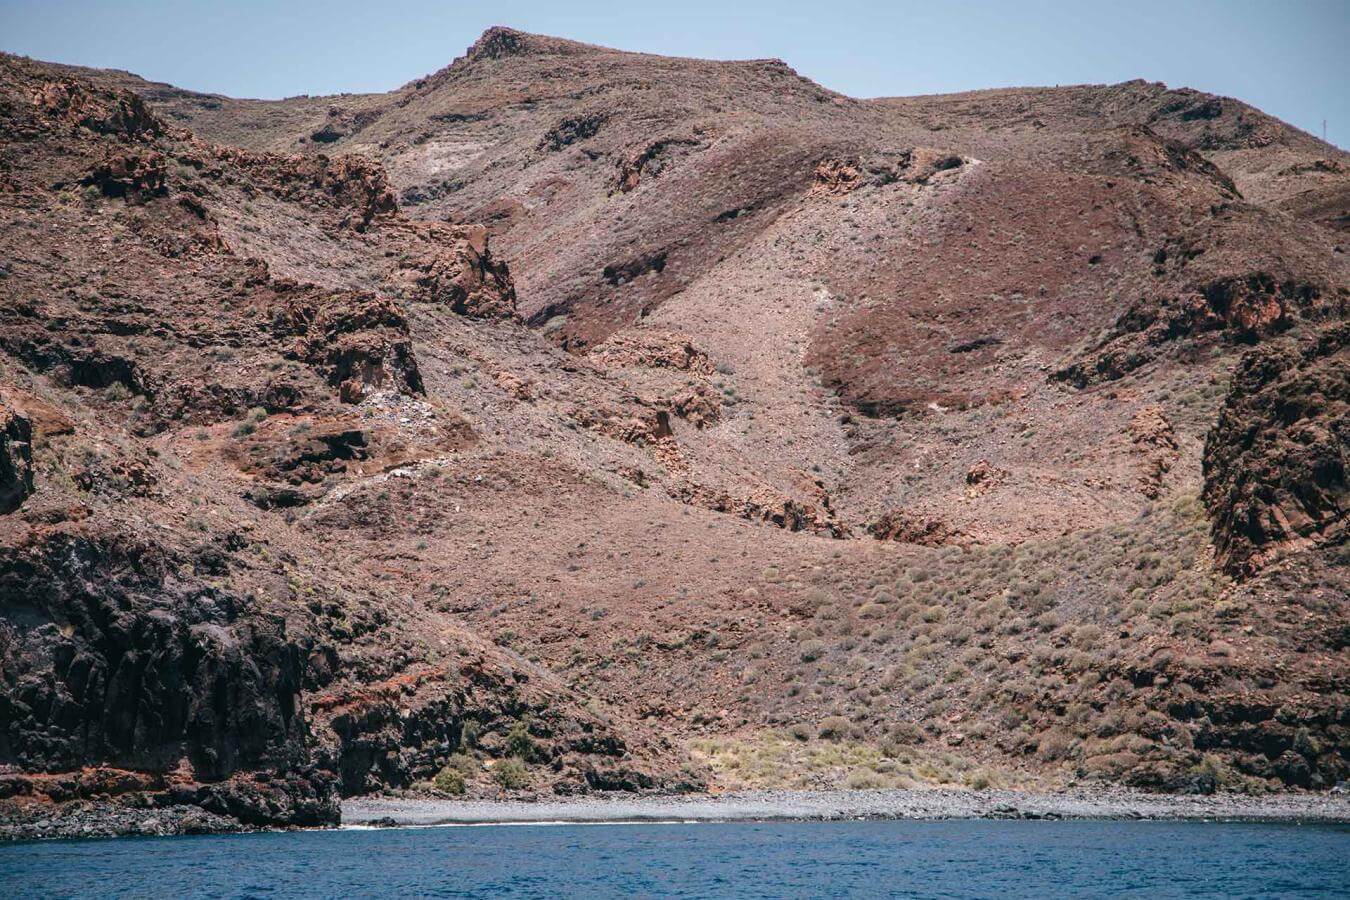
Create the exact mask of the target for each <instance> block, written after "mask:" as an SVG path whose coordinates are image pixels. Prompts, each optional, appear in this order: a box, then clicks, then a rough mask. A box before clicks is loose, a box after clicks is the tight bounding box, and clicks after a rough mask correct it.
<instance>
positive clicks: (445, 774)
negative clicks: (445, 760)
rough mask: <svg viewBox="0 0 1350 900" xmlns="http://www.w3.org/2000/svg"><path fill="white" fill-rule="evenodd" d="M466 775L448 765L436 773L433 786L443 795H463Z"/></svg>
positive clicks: (432, 780)
mask: <svg viewBox="0 0 1350 900" xmlns="http://www.w3.org/2000/svg"><path fill="white" fill-rule="evenodd" d="M464 781H465V779H464V773H463V772H461V771H459V770H458V769H455V768H452V767H451V766H449V765H447V766H446V767H445V768H443V769H441V770H440V771H439V772H437V773H436V777H435V778H433V779H431V783H432V785H433V786H434V787H435V788H436V790H438V791H440V792H441V793H442V794H455V795H459V794H463V793H464Z"/></svg>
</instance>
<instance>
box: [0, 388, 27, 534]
mask: <svg viewBox="0 0 1350 900" xmlns="http://www.w3.org/2000/svg"><path fill="white" fill-rule="evenodd" d="M32 444H33V426H32V423H31V422H29V421H28V418H27V417H26V416H23V415H20V414H19V413H18V412H17V411H16V410H13V409H10V408H8V407H6V406H5V405H4V404H3V402H0V515H3V514H4V513H10V512H13V511H14V510H16V509H18V508H19V505H20V504H21V503H23V501H24V499H25V498H27V497H28V495H29V494H31V493H33V448H32Z"/></svg>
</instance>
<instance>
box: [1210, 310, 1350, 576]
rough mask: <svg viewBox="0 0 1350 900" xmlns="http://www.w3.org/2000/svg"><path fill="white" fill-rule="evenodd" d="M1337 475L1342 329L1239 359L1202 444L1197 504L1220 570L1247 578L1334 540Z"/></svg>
mask: <svg viewBox="0 0 1350 900" xmlns="http://www.w3.org/2000/svg"><path fill="white" fill-rule="evenodd" d="M1347 469H1350V327H1347V326H1345V325H1339V326H1336V327H1333V328H1329V329H1327V330H1325V331H1323V332H1321V333H1319V334H1317V335H1316V336H1315V337H1313V338H1310V339H1308V340H1306V341H1304V342H1302V343H1293V342H1287V343H1282V344H1278V345H1271V346H1269V347H1264V348H1261V349H1260V350H1257V351H1254V352H1252V353H1251V354H1249V355H1247V356H1246V357H1244V358H1243V360H1242V362H1241V363H1240V364H1239V366H1238V368H1237V371H1236V372H1235V373H1234V375H1233V381H1232V387H1231V388H1230V390H1229V393H1228V397H1227V399H1226V400H1225V402H1224V407H1223V410H1222V412H1220V414H1219V420H1218V422H1216V423H1215V425H1214V427H1213V428H1212V429H1211V430H1210V432H1209V435H1208V437H1207V438H1206V441H1205V457H1204V472H1205V494H1204V497H1205V505H1206V507H1207V508H1208V510H1209V514H1210V518H1211V520H1212V522H1213V534H1214V543H1215V546H1216V547H1217V548H1218V551H1219V556H1220V558H1221V560H1222V561H1223V564H1224V566H1225V567H1226V568H1227V569H1229V570H1230V571H1231V572H1233V573H1235V574H1239V575H1250V574H1252V573H1254V572H1256V571H1258V570H1259V569H1260V568H1261V567H1262V566H1263V565H1265V564H1266V563H1268V562H1270V561H1271V560H1274V559H1277V558H1278V557H1280V556H1281V555H1283V554H1285V553H1287V552H1289V551H1290V550H1293V549H1298V548H1301V547H1307V546H1314V545H1317V544H1322V543H1327V542H1334V541H1342V540H1344V539H1345V537H1346V534H1347V514H1348V513H1350V486H1348V485H1347V480H1346V472H1347Z"/></svg>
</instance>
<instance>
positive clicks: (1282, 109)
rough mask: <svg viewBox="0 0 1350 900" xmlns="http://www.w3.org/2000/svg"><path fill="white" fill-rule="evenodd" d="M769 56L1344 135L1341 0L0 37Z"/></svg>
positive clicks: (151, 0)
mask: <svg viewBox="0 0 1350 900" xmlns="http://www.w3.org/2000/svg"><path fill="white" fill-rule="evenodd" d="M497 24H500V25H510V26H512V27H514V28H520V29H524V30H526V31H533V32H538V33H542V34H552V35H558V36H560V37H569V38H574V39H576V40H582V41H587V42H590V43H596V44H605V45H608V46H613V47H620V48H623V49H627V50H643V51H647V52H652V53H665V54H673V55H679V56H700V57H709V58H716V59H744V58H750V57H765V56H777V57H781V58H782V59H784V60H786V61H787V62H788V63H789V64H790V65H792V66H793V67H794V68H796V69H797V71H799V72H801V73H802V74H803V75H806V76H808V77H810V78H812V79H814V80H816V81H818V82H820V83H821V84H823V85H825V86H826V87H830V88H833V89H835V90H838V91H842V92H844V93H846V94H850V95H852V96H855V97H874V96H889V95H902V94H926V93H938V92H946V91H958V90H968V89H973V88H984V87H1006V86H1011V85H1045V84H1076V83H1082V82H1115V81H1125V80H1127V79H1130V78H1147V79H1149V80H1150V81H1164V82H1166V83H1167V84H1169V85H1171V86H1173V87H1178V86H1189V87H1195V88H1200V89H1202V90H1206V91H1213V92H1215V93H1219V94H1227V95H1229V96H1234V97H1238V98H1240V99H1242V100H1246V101H1247V102H1249V103H1253V104H1255V105H1256V106H1259V107H1261V108H1262V109H1264V110H1266V111H1267V112H1270V113H1273V114H1275V115H1277V116H1279V117H1281V118H1283V119H1285V120H1286V121H1289V122H1291V123H1293V124H1295V125H1298V126H1299V127H1301V128H1304V129H1306V130H1308V131H1311V132H1313V133H1315V134H1318V135H1319V136H1320V134H1321V131H1322V120H1323V119H1324V118H1325V119H1326V120H1327V134H1328V137H1329V138H1330V139H1331V140H1332V141H1333V142H1334V143H1336V144H1338V145H1339V146H1341V147H1347V146H1350V0H1166V2H1158V0H1118V2H1112V3H1107V2H1094V0H1080V2H1052V0H1006V2H1004V0H967V2H961V0H953V2H947V0H922V2H909V0H896V2H889V3H888V2H884V0H811V2H795V0H745V2H738V0H717V2H708V0H673V2H665V3H652V2H633V0H625V2H599V0H591V2H587V0H529V2H527V0H501V2H495V0H478V2H472V3H463V2H444V0H443V2H435V0H366V2H351V0H329V2H314V0H304V2H293V3H285V2H279V0H274V2H268V0H234V2H230V0H219V2H203V0H140V2H137V0H126V2H103V3H95V2H87V0H86V2H80V0H0V49H4V50H8V51H11V52H15V53H23V54H26V55H28V56H33V57H37V58H39V59H46V60H54V61H57V62H69V63H79V64H82V65H88V66H103V67H112V68H119V69H128V70H130V71H132V72H135V73H137V74H138V75H142V76H144V77H146V78H150V79H153V80H156V81H167V82H170V83H172V84H176V85H179V86H181V87H186V88H192V89H194V90H200V91H212V92H218V93H222V94H228V95H230V96H235V97H269V98H271V97H284V96H288V95H292V94H301V93H310V94H327V93H337V92H342V91H383V90H388V89H390V88H393V87H396V86H398V85H400V84H403V83H404V82H407V81H409V80H411V79H413V78H415V77H417V76H419V75H423V74H426V73H428V72H431V71H434V70H436V69H438V68H440V67H441V66H444V65H445V64H446V63H448V62H450V61H451V60H452V59H454V58H455V57H456V56H458V55H460V54H461V53H463V51H464V48H465V47H467V46H468V45H469V44H470V43H471V42H472V41H473V40H474V39H475V38H476V37H477V36H478V35H479V34H480V33H481V32H482V31H483V29H484V28H486V27H487V26H489V25H497Z"/></svg>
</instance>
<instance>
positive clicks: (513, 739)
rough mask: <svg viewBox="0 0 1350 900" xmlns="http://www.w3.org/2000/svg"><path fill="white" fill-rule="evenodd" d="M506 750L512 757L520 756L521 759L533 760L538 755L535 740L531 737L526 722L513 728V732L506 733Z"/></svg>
mask: <svg viewBox="0 0 1350 900" xmlns="http://www.w3.org/2000/svg"><path fill="white" fill-rule="evenodd" d="M506 748H507V750H509V751H510V752H511V755H512V756H519V757H520V758H521V759H533V758H534V756H535V753H536V748H535V744H534V738H532V737H530V729H529V726H527V725H526V724H525V723H524V722H517V723H516V724H514V725H512V726H511V730H510V731H508V732H507V733H506Z"/></svg>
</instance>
